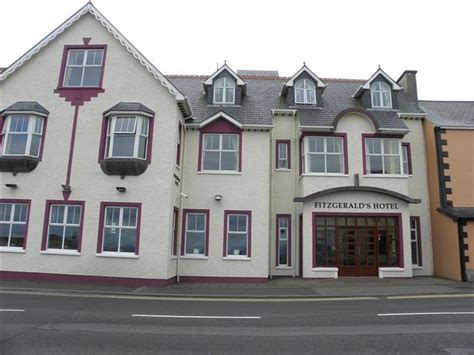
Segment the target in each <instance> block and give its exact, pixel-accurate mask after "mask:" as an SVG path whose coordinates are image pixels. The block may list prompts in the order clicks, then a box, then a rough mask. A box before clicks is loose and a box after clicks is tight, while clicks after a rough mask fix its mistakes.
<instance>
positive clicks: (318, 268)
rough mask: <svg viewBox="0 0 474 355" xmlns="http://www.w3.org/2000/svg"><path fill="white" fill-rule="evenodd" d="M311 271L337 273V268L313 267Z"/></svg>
mask: <svg viewBox="0 0 474 355" xmlns="http://www.w3.org/2000/svg"><path fill="white" fill-rule="evenodd" d="M311 270H313V271H332V272H339V268H338V267H330V266H317V267H313V268H312V269H311Z"/></svg>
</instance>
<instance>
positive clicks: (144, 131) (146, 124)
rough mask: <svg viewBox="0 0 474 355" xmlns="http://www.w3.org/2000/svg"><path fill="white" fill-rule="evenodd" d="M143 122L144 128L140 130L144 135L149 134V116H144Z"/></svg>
mask: <svg viewBox="0 0 474 355" xmlns="http://www.w3.org/2000/svg"><path fill="white" fill-rule="evenodd" d="M140 120H141V123H142V129H141V131H140V134H142V135H144V136H148V122H149V120H148V118H144V117H142V118H141V119H140Z"/></svg>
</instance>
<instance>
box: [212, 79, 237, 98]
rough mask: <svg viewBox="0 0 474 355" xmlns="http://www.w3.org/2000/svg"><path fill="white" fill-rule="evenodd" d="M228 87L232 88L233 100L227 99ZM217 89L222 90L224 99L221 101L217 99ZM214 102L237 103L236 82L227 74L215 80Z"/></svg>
mask: <svg viewBox="0 0 474 355" xmlns="http://www.w3.org/2000/svg"><path fill="white" fill-rule="evenodd" d="M221 83H222V84H221ZM227 89H232V95H231V97H232V100H231V101H226V91H227ZM217 90H222V100H221V101H219V100H218V99H217ZM213 99H214V100H213V102H214V103H215V104H228V105H233V104H235V82H234V81H233V80H232V79H231V78H228V77H226V76H224V77H221V78H219V79H217V80H216V81H215V82H214V92H213Z"/></svg>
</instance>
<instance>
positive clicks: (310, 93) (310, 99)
mask: <svg viewBox="0 0 474 355" xmlns="http://www.w3.org/2000/svg"><path fill="white" fill-rule="evenodd" d="M306 99H307V101H306V103H308V104H315V103H316V92H315V91H314V90H312V89H308V90H306Z"/></svg>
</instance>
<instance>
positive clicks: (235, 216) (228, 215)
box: [224, 211, 251, 258]
mask: <svg viewBox="0 0 474 355" xmlns="http://www.w3.org/2000/svg"><path fill="white" fill-rule="evenodd" d="M224 218H225V221H224V225H225V227H224V233H225V235H224V256H225V257H232V258H234V257H235V258H239V257H250V256H251V252H250V248H251V212H250V211H225V212H224Z"/></svg>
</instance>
